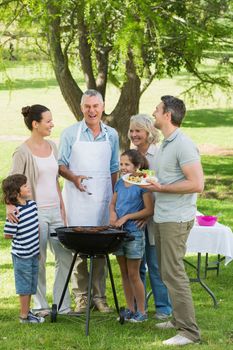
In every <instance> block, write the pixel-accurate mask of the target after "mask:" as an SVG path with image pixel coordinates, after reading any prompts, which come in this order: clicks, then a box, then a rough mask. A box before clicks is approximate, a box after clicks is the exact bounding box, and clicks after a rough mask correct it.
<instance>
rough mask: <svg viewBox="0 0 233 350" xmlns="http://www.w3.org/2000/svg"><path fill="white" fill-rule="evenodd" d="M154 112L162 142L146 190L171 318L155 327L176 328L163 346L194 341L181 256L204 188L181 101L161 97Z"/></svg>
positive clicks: (196, 335) (193, 322)
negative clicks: (152, 196)
mask: <svg viewBox="0 0 233 350" xmlns="http://www.w3.org/2000/svg"><path fill="white" fill-rule="evenodd" d="M161 100H162V102H160V103H159V105H158V106H157V107H156V110H155V111H154V113H153V116H154V117H155V127H156V128H157V129H159V130H161V132H162V134H163V136H164V140H163V142H162V144H161V146H160V149H159V151H158V154H157V157H156V176H157V178H158V182H156V183H155V182H154V183H152V181H150V182H151V184H150V185H149V186H146V188H148V189H150V190H151V191H154V192H155V193H156V194H155V197H156V199H155V212H154V221H155V241H156V249H157V253H158V258H159V259H158V260H159V265H160V272H161V277H162V280H163V282H164V284H165V285H166V286H167V288H168V292H169V295H170V298H171V303H172V308H173V319H172V320H171V321H168V322H162V323H158V324H157V325H156V327H157V328H159V329H168V328H176V329H177V331H178V334H177V335H176V336H174V337H172V338H170V339H168V340H165V341H163V344H164V345H186V344H191V343H195V342H198V341H199V340H200V334H199V330H198V326H197V324H196V320H195V313H194V307H193V302H192V295H191V290H190V285H189V279H188V277H187V275H186V273H185V268H184V264H183V258H184V255H185V251H186V241H187V238H188V235H189V232H190V230H191V228H192V226H193V223H194V219H195V213H196V199H197V193H198V192H202V190H203V187H204V181H203V171H202V166H201V163H200V157H199V153H198V150H197V148H196V147H195V145H194V144H193V142H192V140H190V139H189V138H188V137H186V136H185V135H184V134H183V133H182V132H181V130H180V128H179V127H180V125H181V123H182V120H183V118H184V116H185V112H186V108H185V105H184V103H183V101H182V100H180V99H178V98H175V97H173V96H163V97H162V98H161Z"/></svg>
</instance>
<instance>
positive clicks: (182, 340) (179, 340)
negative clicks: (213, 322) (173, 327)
mask: <svg viewBox="0 0 233 350" xmlns="http://www.w3.org/2000/svg"><path fill="white" fill-rule="evenodd" d="M188 344H195V343H194V341H192V340H191V339H189V338H186V337H183V336H182V335H180V334H177V335H175V336H174V337H172V338H170V339H167V340H164V341H163V345H177V346H183V345H188Z"/></svg>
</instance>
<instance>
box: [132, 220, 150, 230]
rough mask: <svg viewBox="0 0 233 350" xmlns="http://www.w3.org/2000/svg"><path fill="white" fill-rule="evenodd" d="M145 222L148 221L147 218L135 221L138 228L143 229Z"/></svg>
mask: <svg viewBox="0 0 233 350" xmlns="http://www.w3.org/2000/svg"><path fill="white" fill-rule="evenodd" d="M147 220H148V218H146V219H140V220H135V223H136V225H137V227H138V228H140V229H143V228H144V227H145V226H146V223H147Z"/></svg>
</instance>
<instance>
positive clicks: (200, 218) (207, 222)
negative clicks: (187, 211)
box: [196, 215, 218, 226]
mask: <svg viewBox="0 0 233 350" xmlns="http://www.w3.org/2000/svg"><path fill="white" fill-rule="evenodd" d="M196 218H197V222H198V225H200V226H214V224H215V223H216V221H217V220H218V217H217V216H205V215H197V216H196Z"/></svg>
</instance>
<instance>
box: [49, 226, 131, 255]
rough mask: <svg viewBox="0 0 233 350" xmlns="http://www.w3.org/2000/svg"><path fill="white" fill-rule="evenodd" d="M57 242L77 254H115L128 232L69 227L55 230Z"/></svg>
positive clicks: (93, 227) (88, 227) (91, 227)
mask: <svg viewBox="0 0 233 350" xmlns="http://www.w3.org/2000/svg"><path fill="white" fill-rule="evenodd" d="M55 230H56V233H57V236H58V239H59V241H60V242H61V243H62V244H63V245H64V246H65V247H66V248H68V249H71V250H73V251H76V252H78V253H83V254H88V255H95V254H109V253H113V252H115V251H116V250H117V249H118V248H119V247H120V244H121V242H122V241H123V240H124V239H125V238H126V237H127V235H128V232H127V231H122V230H117V229H113V228H107V229H106V228H105V227H104V228H103V229H100V228H99V227H98V226H96V229H95V226H83V230H82V227H81V226H78V227H77V226H70V227H59V228H56V229H55Z"/></svg>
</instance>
